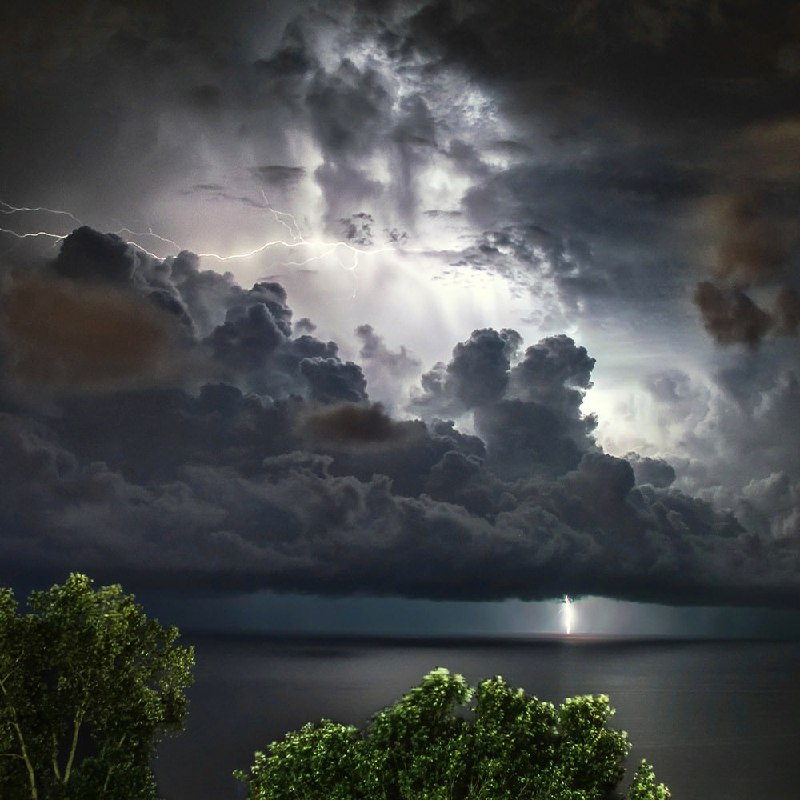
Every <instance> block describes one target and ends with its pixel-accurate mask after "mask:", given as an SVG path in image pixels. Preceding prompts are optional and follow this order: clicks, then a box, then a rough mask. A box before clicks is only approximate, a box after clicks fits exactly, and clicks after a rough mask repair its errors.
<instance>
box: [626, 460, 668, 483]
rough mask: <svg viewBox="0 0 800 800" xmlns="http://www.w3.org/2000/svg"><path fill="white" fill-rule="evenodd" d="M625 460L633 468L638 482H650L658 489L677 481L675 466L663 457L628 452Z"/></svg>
mask: <svg viewBox="0 0 800 800" xmlns="http://www.w3.org/2000/svg"><path fill="white" fill-rule="evenodd" d="M625 460H626V461H627V462H628V463H629V464H630V465H631V467H632V468H633V474H634V477H635V478H636V483H637V484H639V485H642V484H646V483H649V484H650V485H651V486H655V487H656V488H658V489H666V488H668V487H669V486H671V485H672V484H673V483H674V482H675V469H674V467H673V466H672V465H671V464H670V463H668V462H667V461H664V459H663V458H648V457H647V456H640V455H639V454H638V453H627V454H626V455H625Z"/></svg>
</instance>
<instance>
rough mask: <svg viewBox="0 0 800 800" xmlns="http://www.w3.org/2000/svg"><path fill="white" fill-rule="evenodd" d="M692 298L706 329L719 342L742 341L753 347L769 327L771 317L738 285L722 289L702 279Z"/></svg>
mask: <svg viewBox="0 0 800 800" xmlns="http://www.w3.org/2000/svg"><path fill="white" fill-rule="evenodd" d="M694 301H695V303H697V307H698V308H699V309H700V313H701V314H702V317H703V324H704V325H705V328H706V330H707V331H708V332H709V333H710V334H711V335H712V336H713V337H714V338H715V339H716V340H717V341H718V342H719V343H720V344H734V343H743V344H747V345H750V346H751V347H755V346H756V345H757V344H759V343H760V342H761V340H762V339H763V338H764V336H765V335H766V334H767V332H768V331H769V330H770V328H772V318H771V317H770V315H769V314H768V313H767V312H766V311H763V310H762V309H761V308H759V307H758V306H757V305H756V304H755V303H754V302H753V301H752V300H751V299H750V298H749V297H748V296H747V295H746V294H745V293H744V292H742V291H740V290H738V289H729V290H727V291H726V290H723V289H720V288H719V287H718V286H716V285H714V284H713V283H710V282H709V281H703V282H702V283H698V284H697V289H696V290H695V293H694Z"/></svg>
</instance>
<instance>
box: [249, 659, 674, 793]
mask: <svg viewBox="0 0 800 800" xmlns="http://www.w3.org/2000/svg"><path fill="white" fill-rule="evenodd" d="M473 698H474V699H475V705H474V708H470V710H471V711H474V721H470V720H469V719H467V718H464V717H463V716H458V715H456V714H455V708H456V706H457V705H461V706H464V705H466V704H468V703H469V701H470V700H472V699H473ZM613 713H614V712H613V710H612V709H611V707H610V706H609V701H608V697H606V696H605V695H597V696H590V695H586V696H582V697H572V698H569V699H567V700H566V701H565V702H564V703H563V704H561V705H560V706H559V707H558V708H556V707H555V706H554V705H553V704H552V703H547V702H544V701H541V700H539V699H537V698H536V697H528V696H526V695H525V693H524V692H523V691H522V689H511V688H509V687H508V686H507V685H506V684H505V682H504V681H503V679H502V678H501V677H497V678H494V679H488V680H484V681H482V682H481V683H480V684H479V685H478V687H477V691H476V690H474V689H472V688H471V687H470V686H468V685H467V683H466V682H465V680H464V678H463V677H462V676H461V675H452V674H451V673H450V672H449V671H448V670H446V669H444V668H438V669H435V670H433V671H432V672H430V673H428V674H427V675H426V676H425V677H424V678H423V679H422V683H421V684H420V685H419V686H417V687H415V688H414V689H412V690H411V691H410V692H409V693H408V694H405V695H404V696H403V697H402V698H401V699H400V700H399V701H398V702H397V703H395V704H394V705H393V706H390V707H389V708H385V709H384V710H382V711H379V712H378V713H377V714H375V715H374V716H373V717H372V719H371V720H370V722H369V723H368V724H367V726H366V729H365V731H364V732H363V733H360V732H359V731H358V730H357V729H356V728H355V727H354V726H352V725H350V726H345V725H341V724H338V723H335V722H333V721H331V720H329V719H323V720H322V721H321V722H320V723H319V724H318V725H314V724H312V723H308V724H306V725H304V726H303V727H302V728H301V729H300V730H299V731H292V732H290V733H288V734H287V735H286V736H285V737H284V739H283V740H282V741H280V742H273V743H272V744H271V745H270V746H269V752H268V753H264V752H257V753H256V754H255V762H254V764H253V766H252V767H251V768H250V772H249V773H246V772H244V771H241V770H240V771H237V772H236V773H235V776H236V777H237V778H238V779H239V780H241V781H244V782H245V783H246V784H247V786H248V797H249V800H319V799H320V798H330V799H331V800H512V799H513V800H612V799H613V798H620V797H621V795H620V794H619V793H618V792H617V791H616V789H617V787H618V785H619V782H620V780H621V779H622V777H623V775H624V768H623V762H624V760H625V758H626V757H627V755H628V752H629V750H630V745H629V743H628V740H627V736H626V734H625V732H624V731H616V730H613V729H610V728H608V726H607V722H608V719H609V717H610V716H611V715H612V714H613ZM669 797H670V794H669V791H668V790H667V788H666V787H665V786H664V785H663V784H658V785H657V784H656V783H655V777H654V775H653V770H652V767H650V766H649V765H648V764H647V763H646V762H642V765H641V766H640V767H639V770H638V771H637V773H636V776H635V778H634V782H633V785H632V786H631V788H630V790H629V792H628V794H627V800H669Z"/></svg>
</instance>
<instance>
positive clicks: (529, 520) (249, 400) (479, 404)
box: [0, 231, 800, 605]
mask: <svg viewBox="0 0 800 800" xmlns="http://www.w3.org/2000/svg"><path fill="white" fill-rule="evenodd" d="M73 237H74V238H72V239H69V240H68V245H66V247H67V250H68V252H69V253H70V259H71V262H70V263H71V264H72V266H71V268H70V270H68V271H66V272H65V270H64V269H60V268H59V265H63V263H64V262H63V259H62V260H59V258H60V257H57V258H56V260H55V262H54V263H52V264H51V265H50V266H49V267H45V268H42V269H41V270H40V271H39V273H38V275H37V278H36V282H35V283H33V284H31V285H30V289H28V290H26V291H27V293H23V294H20V295H17V296H16V300H15V302H16V303H17V309H16V311H15V313H14V315H12V316H13V319H14V320H15V322H14V323H13V324H11V325H9V323H8V318H6V321H5V323H4V325H5V328H4V336H3V340H2V358H1V359H0V365H2V387H3V392H2V408H1V409H0V473H1V474H2V478H3V479H2V481H0V523H1V524H0V528H1V529H2V536H0V555H2V563H3V564H4V571H5V572H4V574H5V577H6V579H14V578H15V577H17V578H18V577H20V576H23V575H25V576H32V575H39V576H41V575H43V574H45V575H48V576H50V575H60V574H61V573H63V571H64V570H67V569H84V570H87V571H91V572H92V573H94V574H97V575H99V576H100V577H103V578H106V577H107V578H109V579H114V580H120V579H124V580H127V579H130V580H133V581H135V582H136V583H137V584H139V585H144V584H150V585H156V586H167V585H169V586H174V585H185V586H203V587H206V588H214V589H217V590H219V591H247V590H252V589H256V588H271V589H276V590H282V591H300V592H313V593H332V594H373V595H381V594H382V595H387V594H392V595H400V596H406V597H429V598H439V599H445V598H447V599H464V600H467V599H471V600H479V599H487V600H488V599H500V598H504V597H519V598H526V599H536V598H546V597H555V596H560V595H563V594H565V593H568V594H581V593H593V594H602V595H608V596H613V597H621V598H629V599H639V600H659V601H662V602H675V603H700V602H702V603H737V602H740V601H741V599H742V598H743V597H746V598H747V602H748V603H753V602H764V603H771V604H775V605H780V604H786V603H794V602H796V601H797V598H798V596H800V570H799V569H798V568H797V566H796V564H795V563H794V561H793V560H792V558H791V557H790V553H789V552H788V551H787V549H786V544H785V543H786V541H787V538H786V537H787V535H788V534H787V533H786V531H787V530H789V529H790V527H791V524H792V523H791V521H790V520H789V518H788V517H787V514H786V509H785V508H784V506H785V503H784V504H783V505H781V506H780V514H781V515H782V516H781V520H776V521H775V522H774V524H771V523H769V522H766V521H765V520H764V514H765V513H766V512H765V505H764V503H763V502H762V499H761V498H762V496H766V495H767V494H768V493H769V491H772V490H771V489H769V487H767V486H764V487H763V488H762V487H760V486H756V485H755V484H754V485H753V487H752V488H751V490H749V494H748V497H747V498H744V499H743V502H744V501H745V500H746V501H747V502H748V503H749V505H747V506H746V507H747V508H749V509H750V511H749V512H748V513H747V514H744V511H741V509H744V508H745V506H741V509H740V511H741V513H740V514H739V518H740V519H738V520H737V518H736V517H734V516H733V515H732V514H731V513H723V512H721V511H719V510H717V509H716V508H715V507H713V506H712V505H711V504H710V503H709V502H707V501H705V500H701V499H698V498H694V497H691V496H688V495H686V494H683V493H681V492H679V491H677V490H675V489H672V488H670V484H671V483H672V480H673V479H674V472H673V471H672V470H671V468H670V467H669V465H668V464H665V463H664V462H659V461H656V460H654V459H643V458H640V457H638V456H636V455H635V454H632V455H630V456H629V458H628V459H621V458H615V457H613V456H610V455H607V454H605V453H603V452H602V450H601V448H600V447H599V446H598V445H597V443H596V442H595V441H594V438H593V436H592V431H593V429H594V425H595V419H594V418H593V417H592V416H590V415H585V414H583V412H582V411H581V402H582V399H583V395H584V393H585V391H586V390H587V389H588V388H589V387H590V386H591V373H592V369H593V367H594V359H592V358H591V357H590V356H589V354H588V353H587V352H586V350H585V349H584V348H583V347H581V346H579V345H577V344H576V343H575V342H574V341H573V340H572V339H570V338H569V337H567V336H564V335H560V336H553V337H547V338H545V339H542V340H541V341H540V342H538V343H536V344H534V345H532V346H530V347H528V348H527V349H523V343H522V340H521V337H520V336H519V334H518V333H516V332H515V331H513V330H511V329H504V330H501V331H496V330H494V329H491V328H487V329H482V330H478V331H474V332H473V333H472V335H471V336H470V337H468V338H467V339H465V340H464V341H463V342H461V343H458V344H456V346H455V348H454V350H453V355H452V358H451V360H450V361H449V362H448V363H446V364H442V365H441V367H440V369H439V370H438V372H435V373H434V376H435V377H431V373H428V378H427V379H426V380H424V381H423V383H426V385H427V387H428V388H427V390H426V392H425V394H419V395H418V398H417V403H416V404H415V405H413V406H412V408H413V409H415V410H417V411H419V412H420V413H421V414H422V416H423V417H424V419H404V420H400V419H393V418H392V417H391V416H390V415H389V414H388V412H387V411H386V410H384V409H383V408H382V407H380V406H377V405H373V404H371V403H370V402H369V397H368V393H367V390H368V387H367V384H366V380H365V378H364V375H363V373H362V371H361V368H360V366H359V365H358V364H356V363H354V362H347V361H343V360H342V359H341V358H340V357H339V353H338V347H337V345H336V344H335V343H334V342H323V341H321V340H318V339H316V338H315V337H314V336H313V335H312V334H311V333H310V331H312V330H313V325H312V324H309V322H308V321H306V322H304V323H303V324H302V325H301V326H300V327H299V330H298V331H295V330H294V329H293V327H292V313H291V309H290V307H289V305H288V298H287V297H286V294H285V292H284V291H283V289H282V287H280V286H279V285H278V284H275V283H259V284H256V285H255V286H254V287H252V288H251V289H247V290H246V289H243V288H241V287H239V286H238V285H236V284H235V283H234V282H233V281H232V280H231V279H230V278H222V277H221V276H215V275H214V274H213V273H207V272H201V271H200V269H199V265H198V263H197V260H196V259H195V258H193V257H192V256H191V255H190V254H186V253H184V254H181V255H180V256H178V257H176V258H174V259H167V260H165V261H157V260H155V259H151V258H147V257H144V256H142V254H141V253H138V254H132V253H127V254H125V253H123V251H122V250H121V249H120V248H119V247H118V243H117V241H116V240H114V239H107V240H104V239H103V235H101V234H97V233H96V232H91V234H89V233H87V232H86V231H83V232H81V231H78V232H76V233H75V234H73ZM104 245H109V248H110V249H108V252H109V253H111V252H112V251H113V252H117V253H118V255H119V256H124V258H122V262H125V263H130V264H132V265H133V266H132V268H131V270H128V271H120V270H117V269H116V268H115V266H114V264H111V265H110V267H109V271H110V273H111V275H110V276H109V275H106V274H104V273H103V270H104V262H103V259H102V258H101V259H99V260H98V259H96V258H95V255H96V250H97V247H98V246H99V247H100V250H101V251H102V250H103V247H104ZM84 247H86V248H87V251H86V252H84V251H83V248H84ZM125 259H129V262H127V261H125ZM122 262H120V263H122ZM81 265H85V270H84V269H81ZM112 278H113V280H111V279H112ZM109 280H110V281H111V284H112V286H111V288H109ZM14 285H16V284H15V283H13V282H12V286H14ZM154 292H158V293H159V296H160V297H161V298H162V299H160V300H158V301H155V302H154V301H153V299H152V295H153V293H154ZM42 296H45V297H46V298H47V303H48V304H49V305H48V308H50V309H51V311H52V314H54V315H55V316H56V317H57V318H58V319H59V320H60V321H61V330H62V335H63V337H64V339H65V340H67V341H69V342H71V343H72V344H71V345H70V347H62V348H61V349H60V350H57V353H56V355H57V356H58V358H59V359H60V360H61V361H62V362H63V364H64V366H63V370H65V374H69V375H70V381H69V385H68V386H67V385H66V383H64V384H63V385H59V386H57V387H53V386H52V382H49V383H48V380H47V376H46V375H40V374H39V373H38V372H36V371H32V372H30V374H26V375H25V379H26V380H28V381H29V383H36V382H39V384H40V385H42V386H49V391H50V402H49V403H48V404H47V405H46V407H42V406H41V405H40V404H36V403H29V402H27V400H26V396H25V395H20V394H19V392H15V391H14V389H15V385H16V382H18V381H19V380H20V376H19V375H18V374H17V372H15V369H16V366H15V365H16V364H17V361H15V358H18V350H19V347H20V345H19V341H20V340H21V339H23V340H24V342H25V348H27V351H28V358H29V359H31V360H32V361H34V362H35V361H37V359H38V360H39V361H40V362H42V363H43V361H44V360H46V359H53V358H55V357H56V355H54V354H53V348H55V347H56V344H55V343H54V341H53V340H52V337H48V336H44V335H43V334H42V335H39V334H38V333H36V332H37V331H39V330H40V328H41V326H38V327H37V325H36V324H34V325H33V327H32V328H31V331H32V332H31V331H29V332H28V333H25V332H24V331H23V330H22V328H23V327H24V325H23V320H24V319H26V316H25V313H24V312H25V311H26V310H29V311H30V312H31V313H30V318H35V313H34V312H35V311H36V309H37V302H38V298H40V297H42ZM101 298H102V299H103V302H105V305H104V304H103V302H101ZM109 298H111V299H110V300H109ZM119 298H124V301H123V300H120V299H119ZM164 298H170V303H169V304H168V306H169V308H165V307H164ZM115 302H119V303H121V304H122V305H120V306H119V308H118V307H117V306H116V305H114V303H115ZM120 308H121V309H128V308H134V309H136V310H137V312H140V313H141V314H143V315H144V318H146V319H150V318H151V316H149V315H152V319H157V320H158V326H157V330H158V331H161V330H162V327H163V329H164V330H166V331H169V332H170V333H169V336H172V337H174V342H173V343H172V344H171V345H170V347H173V348H178V350H179V351H180V352H182V353H184V354H185V355H187V356H198V357H197V358H196V359H195V361H194V364H195V366H194V368H193V369H192V370H191V371H188V372H186V373H180V372H171V373H164V374H163V375H162V376H160V377H159V378H158V380H154V378H153V372H152V369H151V366H150V351H149V350H147V349H146V348H147V347H148V346H149V345H148V344H147V343H148V341H149V339H148V337H147V336H145V335H143V334H142V335H138V336H137V335H134V334H136V332H137V331H139V330H140V329H139V328H136V327H133V328H132V329H131V330H130V331H128V333H130V335H131V336H132V337H133V339H131V340H129V339H126V338H125V335H126V334H124V331H123V330H122V328H125V326H124V325H123V326H122V328H120V329H118V328H116V327H112V328H110V329H109V330H110V333H109V335H110V337H111V339H112V340H113V342H114V346H115V347H118V348H119V349H120V351H121V352H124V351H125V343H126V342H128V341H130V348H131V349H132V351H133V354H134V355H132V356H130V357H129V359H128V361H127V362H125V364H126V366H125V369H126V375H127V376H128V377H130V378H131V380H132V383H130V384H125V385H120V386H102V387H100V386H99V384H98V378H97V375H96V374H95V372H93V371H92V370H89V369H88V367H86V366H85V365H86V364H89V363H95V361H96V360H97V359H98V355H97V353H96V347H97V345H96V344H95V342H94V341H93V339H92V337H91V336H89V334H88V333H86V331H89V330H92V326H93V325H94V324H95V321H96V319H97V315H98V314H100V313H101V310H104V311H105V312H107V313H109V314H111V313H113V312H115V311H116V312H117V314H118V315H119V316H120V319H121V320H122V321H123V322H124V321H125V320H127V319H128V317H126V316H124V314H123V313H122V312H121V311H120ZM142 309H146V311H142ZM130 313H133V312H130ZM135 318H136V319H138V317H135ZM165 335H166V334H165ZM359 335H360V336H361V339H362V342H363V344H364V348H365V352H366V355H367V356H368V357H369V358H372V359H379V360H380V359H383V360H384V361H387V360H388V361H392V358H393V359H394V361H397V362H398V364H399V366H402V367H403V368H405V367H406V366H407V359H404V358H402V357H401V354H402V351H401V354H394V355H393V357H392V358H390V356H392V354H391V353H388V351H386V350H385V348H383V347H382V345H381V342H380V338H379V337H378V335H377V334H376V333H375V331H374V329H372V328H370V327H367V326H364V327H363V328H361V329H360V334H359ZM26 337H27V338H26ZM167 338H169V337H167ZM157 341H158V342H160V341H161V339H158V338H157ZM136 348H145V350H144V351H143V352H141V351H140V350H137V349H136ZM105 352H106V351H105V350H103V351H102V353H105ZM103 358H105V356H103ZM369 358H367V360H369ZM398 360H399V361H398ZM100 361H101V364H102V363H104V362H103V360H102V359H100ZM396 365H397V364H396ZM204 369H205V370H206V372H205V373H204V372H203V370H204ZM143 376H147V377H148V380H147V381H145V380H143ZM136 377H138V378H139V379H140V380H138V381H136V380H133V379H134V378H136ZM79 385H80V387H79ZM78 388H80V391H78ZM101 388H102V391H101V390H100V389H101ZM420 398H422V400H420ZM425 398H427V400H425ZM445 410H449V411H450V412H451V414H452V418H451V419H449V420H448V419H446V418H442V413H443V411H445ZM470 417H472V418H473V421H474V427H475V431H476V434H468V433H464V432H462V431H459V429H458V424H459V422H458V420H460V419H469V418H470ZM454 420H455V421H454ZM784 489H785V491H784V490H782V491H783V493H784V494H786V495H787V497H788V496H789V494H791V491H790V489H789V488H788V487H784ZM773 493H774V492H773ZM740 520H744V521H745V522H748V521H749V524H748V525H747V526H745V525H744V524H743V522H742V521H740ZM787 526H788V527H787ZM776 530H780V531H781V534H780V536H777V537H776V535H775V531H776Z"/></svg>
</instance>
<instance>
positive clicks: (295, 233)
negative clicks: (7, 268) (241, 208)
mask: <svg viewBox="0 0 800 800" xmlns="http://www.w3.org/2000/svg"><path fill="white" fill-rule="evenodd" d="M261 194H262V197H263V201H264V206H263V207H264V209H265V211H268V212H269V213H270V214H271V216H272V218H273V220H274V221H275V222H276V223H277V224H278V225H279V226H280V227H282V228H283V229H284V230H285V231H286V237H285V238H278V239H268V240H266V241H264V242H262V243H261V244H259V245H257V246H256V247H253V248H252V249H250V250H245V251H242V252H234V253H214V252H211V253H197V255H198V256H199V257H200V258H209V259H215V260H217V261H221V262H226V261H236V260H243V259H248V258H251V257H253V256H256V255H258V254H259V253H263V252H264V251H266V250H271V249H273V248H283V249H286V250H297V249H299V248H310V249H313V250H316V252H315V253H314V254H312V255H310V256H308V257H307V258H305V259H302V260H297V261H285V262H282V265H283V266H296V267H302V266H306V265H307V264H310V263H312V262H315V261H322V260H324V259H326V258H329V257H332V258H333V259H334V260H335V261H336V262H337V263H338V264H339V266H340V267H341V268H342V269H346V270H349V271H351V272H355V270H356V269H357V267H358V265H359V259H360V257H361V256H375V255H377V254H379V253H384V252H388V251H391V250H394V249H396V248H395V247H389V246H386V247H380V248H369V249H367V248H365V247H358V246H356V245H353V244H351V243H350V242H348V241H345V240H325V239H314V238H311V239H309V238H306V237H305V236H304V234H303V233H302V231H301V229H300V225H299V224H298V222H297V220H296V219H295V217H294V215H293V214H290V213H289V212H287V211H279V210H277V209H275V208H273V207H272V205H271V204H270V202H269V200H268V198H267V196H266V194H265V193H264V192H263V191H262V193H261ZM27 213H38V214H50V215H53V216H63V217H66V218H67V219H69V220H71V221H72V222H74V223H76V224H77V225H79V226H80V225H83V224H84V223H83V222H82V221H81V220H80V219H78V217H76V216H75V215H74V214H73V213H72V212H70V211H63V210H61V209H55V208H46V207H44V206H36V207H28V206H14V205H11V204H10V203H7V202H5V201H2V200H0V214H2V215H4V216H12V215H22V214H27ZM115 233H116V234H117V235H118V236H120V237H123V238H124V239H125V241H126V243H127V244H128V245H130V246H131V247H135V248H136V249H137V250H140V251H141V252H143V253H146V254H147V255H149V256H151V257H152V258H156V259H159V260H163V259H164V258H166V257H167V256H168V255H170V253H164V252H156V251H154V250H149V249H148V248H147V247H145V246H144V245H143V244H142V240H143V239H146V238H150V239H154V240H155V241H156V242H159V243H160V244H163V245H166V246H167V247H169V248H174V250H176V251H178V252H180V251H181V250H183V249H185V248H183V247H181V246H180V245H179V244H178V243H177V242H175V241H173V240H172V239H168V238H167V237H165V236H162V235H161V234H159V233H156V232H155V231H154V230H153V229H152V228H148V229H147V231H146V232H142V231H134V230H132V229H131V228H128V227H125V226H122V227H120V228H119V229H118V230H117V231H115ZM0 234H6V235H7V236H11V237H13V238H15V239H18V240H24V239H36V238H47V239H52V240H53V244H54V245H55V244H57V243H58V242H60V241H63V240H64V239H66V238H67V236H68V235H69V234H62V233H57V232H55V231H52V230H46V229H45V230H32V231H23V232H20V231H18V230H14V229H11V228H4V227H0ZM151 246H152V245H151ZM345 253H346V254H347V256H348V257H347V260H346V261H345V260H343V258H342V256H343V255H344V254H345Z"/></svg>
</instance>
